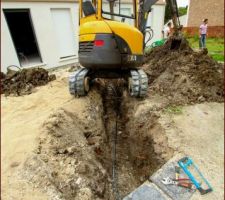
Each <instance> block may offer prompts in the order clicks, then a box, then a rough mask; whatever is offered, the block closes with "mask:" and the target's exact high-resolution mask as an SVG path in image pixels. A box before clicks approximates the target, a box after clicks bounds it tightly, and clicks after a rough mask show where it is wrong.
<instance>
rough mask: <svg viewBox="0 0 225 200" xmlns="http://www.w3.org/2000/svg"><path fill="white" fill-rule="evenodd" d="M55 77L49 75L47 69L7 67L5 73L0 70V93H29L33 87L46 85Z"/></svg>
mask: <svg viewBox="0 0 225 200" xmlns="http://www.w3.org/2000/svg"><path fill="white" fill-rule="evenodd" d="M55 79H56V77H55V75H53V74H52V75H49V74H48V71H47V70H45V69H43V68H28V69H19V70H18V69H17V70H12V69H10V68H8V70H7V73H6V74H4V73H3V72H1V94H5V95H6V96H8V95H10V94H14V95H18V96H20V95H25V94H31V93H32V89H33V88H34V87H37V86H41V85H46V84H47V83H48V82H49V81H52V80H55Z"/></svg>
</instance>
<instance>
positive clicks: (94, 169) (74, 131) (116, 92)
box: [21, 81, 173, 200]
mask: <svg viewBox="0 0 225 200" xmlns="http://www.w3.org/2000/svg"><path fill="white" fill-rule="evenodd" d="M123 86H124V83H123V82H121V81H119V82H118V81H114V82H112V83H111V84H109V83H107V82H104V81H102V82H100V83H98V84H97V85H96V87H95V88H93V89H92V91H91V92H90V94H89V96H88V97H85V98H84V99H83V98H82V99H83V101H86V102H87V105H89V106H88V107H86V108H85V111H84V112H83V113H82V114H77V112H76V105H74V104H73V102H72V101H71V102H70V103H68V104H67V105H66V106H63V107H61V108H60V109H58V110H56V111H55V112H53V113H52V114H51V115H50V116H49V118H48V119H47V120H46V121H45V122H44V124H43V127H42V133H41V135H40V140H39V145H38V148H37V150H36V152H35V154H34V155H33V156H32V157H31V158H29V159H28V160H27V161H26V162H25V164H24V167H23V172H22V173H21V174H23V175H22V176H23V178H25V179H26V180H29V181H30V182H32V184H33V185H34V186H35V187H36V188H41V190H42V191H43V192H44V193H46V194H47V195H48V196H49V197H50V199H64V200H74V199H76V200H79V199H80V200H81V199H82V200H85V199H90V200H91V199H98V200H99V199H105V200H113V199H122V198H123V197H125V196H126V195H127V194H129V193H130V192H132V191H133V190H134V189H135V188H136V187H138V186H139V185H140V184H142V183H143V182H144V181H146V180H147V179H148V178H149V176H150V175H151V174H152V173H154V172H155V171H156V170H158V169H159V168H160V167H161V166H162V165H163V164H164V163H165V162H166V161H167V160H168V159H169V158H171V157H172V155H173V150H172V149H171V148H170V147H169V146H168V144H167V138H166V136H165V134H164V130H163V128H162V127H161V126H160V124H159V123H158V121H157V120H158V116H157V114H155V113H154V112H152V111H150V110H148V109H145V111H144V113H141V115H140V114H138V113H137V112H136V111H137V109H136V106H135V105H136V104H137V102H138V103H140V102H141V101H142V100H136V99H133V98H131V97H129V96H128V94H127V92H126V90H124V87H123ZM82 99H81V100H82Z"/></svg>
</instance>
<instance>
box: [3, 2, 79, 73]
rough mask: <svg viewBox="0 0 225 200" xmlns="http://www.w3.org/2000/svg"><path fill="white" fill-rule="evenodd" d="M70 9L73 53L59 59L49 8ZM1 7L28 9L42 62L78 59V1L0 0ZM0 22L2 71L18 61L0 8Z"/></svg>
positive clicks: (62, 62)
mask: <svg viewBox="0 0 225 200" xmlns="http://www.w3.org/2000/svg"><path fill="white" fill-rule="evenodd" d="M54 8H55V9H57V8H58V9H62V8H64V9H70V14H71V21H72V24H73V25H72V29H73V30H72V32H73V35H74V40H75V49H76V52H75V55H76V56H74V57H71V58H66V59H60V53H59V45H58V43H57V36H56V33H55V31H54V30H55V29H54V24H53V19H52V13H51V9H54ZM2 9H30V13H31V19H32V23H33V26H34V30H35V35H36V38H37V43H38V47H39V50H40V54H41V58H42V61H43V64H44V65H43V66H44V67H46V68H51V67H56V66H61V65H66V64H70V63H74V62H77V56H78V55H77V54H78V28H79V22H78V19H79V15H78V4H77V3H52V2H51V3H50V2H49V3H48V2H43V3H42V2H29V3H26V2H2ZM1 24H2V43H1V48H2V51H1V57H2V69H1V70H2V71H6V68H7V66H8V65H17V66H18V65H19V61H18V58H17V55H16V52H15V48H14V46H13V43H12V39H11V36H10V33H9V29H8V26H7V23H6V20H5V17H4V14H3V10H1Z"/></svg>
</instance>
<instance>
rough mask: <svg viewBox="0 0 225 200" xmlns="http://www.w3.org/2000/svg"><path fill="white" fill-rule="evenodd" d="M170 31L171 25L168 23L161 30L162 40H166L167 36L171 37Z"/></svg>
mask: <svg viewBox="0 0 225 200" xmlns="http://www.w3.org/2000/svg"><path fill="white" fill-rule="evenodd" d="M171 30H172V23H171V22H169V23H168V24H167V25H166V28H165V29H164V30H163V33H164V34H163V36H164V39H167V38H168V37H169V36H171Z"/></svg>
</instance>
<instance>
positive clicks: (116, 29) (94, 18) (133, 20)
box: [69, 0, 177, 97]
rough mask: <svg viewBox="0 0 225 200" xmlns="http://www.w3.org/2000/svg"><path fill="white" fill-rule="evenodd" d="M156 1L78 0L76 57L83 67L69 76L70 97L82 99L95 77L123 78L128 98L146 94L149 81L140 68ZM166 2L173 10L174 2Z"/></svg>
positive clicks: (173, 0) (171, 0)
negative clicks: (78, 24) (125, 82)
mask: <svg viewBox="0 0 225 200" xmlns="http://www.w3.org/2000/svg"><path fill="white" fill-rule="evenodd" d="M167 1H168V0H167ZM156 2H157V0H140V1H139V2H138V0H79V5H80V6H79V23H80V30H79V52H78V58H79V63H80V64H81V66H82V68H81V69H79V70H77V71H76V72H74V73H72V74H71V75H70V77H69V90H70V93H71V94H72V95H77V96H85V95H86V94H87V93H88V91H89V88H90V83H91V82H92V80H94V79H96V78H108V79H115V78H123V79H125V80H126V81H127V85H128V90H129V93H130V95H131V96H134V97H144V96H145V95H146V93H147V88H148V78H147V75H146V73H145V72H144V71H143V70H142V69H140V68H139V67H140V66H141V63H142V60H143V55H144V48H145V44H146V43H145V40H146V39H145V36H146V32H147V31H146V30H147V29H148V28H149V27H146V24H147V19H148V15H149V12H150V11H151V7H152V5H154V4H155V3H156ZM169 3H171V5H170V6H174V5H175V7H171V8H175V11H176V10H177V5H176V0H169ZM172 10H174V9H172ZM174 13H177V12H174ZM175 20H177V18H175ZM175 23H177V21H175Z"/></svg>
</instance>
